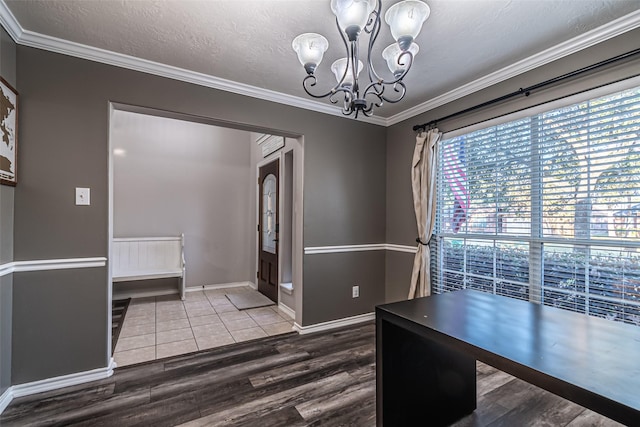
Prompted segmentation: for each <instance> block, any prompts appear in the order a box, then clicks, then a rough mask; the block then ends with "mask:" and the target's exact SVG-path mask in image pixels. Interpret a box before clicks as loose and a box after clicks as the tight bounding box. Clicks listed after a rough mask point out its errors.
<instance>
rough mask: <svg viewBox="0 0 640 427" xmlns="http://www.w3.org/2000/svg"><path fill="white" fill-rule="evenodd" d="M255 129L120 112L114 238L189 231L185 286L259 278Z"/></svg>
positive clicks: (115, 126)
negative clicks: (253, 200)
mask: <svg viewBox="0 0 640 427" xmlns="http://www.w3.org/2000/svg"><path fill="white" fill-rule="evenodd" d="M250 135H251V134H250V133H249V132H246V131H241V130H236V129H230V128H223V127H219V126H212V125H206V124H201V123H194V122H187V121H184V120H175V119H168V118H165V117H155V116H150V115H146V114H139V113H132V112H128V111H118V110H116V111H114V113H113V117H112V121H111V144H112V145H111V148H112V150H114V149H122V150H124V151H125V153H124V154H123V155H122V154H121V155H114V156H113V181H114V185H113V202H114V206H113V235H114V237H163V236H178V235H180V233H184V234H185V242H186V244H185V258H186V264H187V281H186V284H187V286H203V285H216V284H224V283H232V282H247V281H253V278H252V274H251V273H252V272H253V271H254V264H255V260H254V257H253V254H252V253H251V252H250V249H251V242H252V239H254V237H255V234H254V233H253V229H252V228H251V224H252V223H253V221H252V218H253V213H252V212H251V211H250V193H251V188H252V187H251V184H253V181H250V178H251V169H250V168H251V162H250V160H251V159H250V152H249V151H250ZM149 218H153V221H150V220H149ZM125 287H126V284H124V283H123V284H117V285H114V293H116V290H117V289H119V288H125Z"/></svg>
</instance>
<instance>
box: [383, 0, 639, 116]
mask: <svg viewBox="0 0 640 427" xmlns="http://www.w3.org/2000/svg"><path fill="white" fill-rule="evenodd" d="M638 27H640V10H637V11H635V12H631V13H629V14H628V15H625V16H623V17H620V18H618V19H616V20H614V21H611V22H609V23H607V24H604V25H602V26H600V27H598V28H594V29H593V30H591V31H587V32H586V33H584V34H581V35H579V36H577V37H574V38H572V39H570V40H567V41H565V42H563V43H560V44H557V45H555V46H553V47H550V48H549V49H546V50H543V51H542V52H539V53H537V54H535V55H531V56H530V57H528V58H526V59H523V60H521V61H518V62H516V63H515V64H511V65H509V66H507V67H504V68H502V69H501V70H498V71H496V72H494V73H491V74H488V75H486V76H484V77H481V78H479V79H477V80H474V81H472V82H470V83H467V84H465V85H463V86H460V87H458V88H456V89H454V90H452V91H449V92H447V93H445V94H442V95H440V96H437V97H435V98H432V99H430V100H428V101H425V102H423V103H422V104H418V105H416V106H415V107H411V108H408V109H406V110H404V111H402V112H400V113H398V114H395V115H393V116H391V117H389V118H388V119H387V126H391V125H394V124H396V123H400V122H401V121H403V120H407V119H410V118H412V117H415V116H417V115H418V114H422V113H425V112H427V111H430V110H433V109H434V108H437V107H440V106H441V105H445V104H447V103H449V102H452V101H455V100H457V99H460V98H463V97H465V96H467V95H470V94H472V93H475V92H478V91H479V90H482V89H485V88H487V87H489V86H493V85H495V84H497V83H500V82H503V81H505V80H508V79H510V78H512V77H516V76H518V75H520V74H522V73H526V72H527V71H531V70H533V69H534V68H538V67H541V66H543V65H546V64H549V63H550V62H553V61H556V60H558V59H561V58H564V57H566V56H569V55H571V54H573V53H576V52H579V51H581V50H583V49H587V48H589V47H591V46H594V45H596V44H598V43H602V42H604V41H606V40H609V39H611V38H613V37H616V36H619V35H621V34H624V33H626V32H628V31H631V30H634V29H636V28H638Z"/></svg>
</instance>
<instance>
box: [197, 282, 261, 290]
mask: <svg viewBox="0 0 640 427" xmlns="http://www.w3.org/2000/svg"><path fill="white" fill-rule="evenodd" d="M244 286H249V287H251V288H253V289H257V288H256V286H255V285H254V284H253V283H251V282H231V283H218V284H215V285H202V286H187V288H186V289H185V292H198V291H206V290H211V289H223V288H241V287H244Z"/></svg>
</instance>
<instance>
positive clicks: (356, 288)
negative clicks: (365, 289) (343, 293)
mask: <svg viewBox="0 0 640 427" xmlns="http://www.w3.org/2000/svg"><path fill="white" fill-rule="evenodd" d="M359 296H360V286H358V285H354V286H353V287H352V288H351V298H358V297H359Z"/></svg>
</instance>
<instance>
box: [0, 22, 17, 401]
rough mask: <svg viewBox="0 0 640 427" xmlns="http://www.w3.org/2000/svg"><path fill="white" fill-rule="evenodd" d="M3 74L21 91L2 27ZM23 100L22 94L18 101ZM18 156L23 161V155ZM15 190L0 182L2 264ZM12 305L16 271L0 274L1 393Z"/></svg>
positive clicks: (9, 257)
mask: <svg viewBox="0 0 640 427" xmlns="http://www.w3.org/2000/svg"><path fill="white" fill-rule="evenodd" d="M0 76H2V77H3V78H4V79H5V80H6V81H7V82H9V84H11V86H13V87H14V88H15V89H16V90H17V91H18V95H20V90H19V88H18V87H17V84H16V45H15V43H14V42H13V40H11V37H9V35H8V34H7V32H6V31H5V30H4V29H0ZM21 101H22V100H21V99H20V97H18V104H20V103H21ZM18 108H19V107H18ZM17 135H18V144H20V143H21V140H20V129H18V134H17ZM18 159H19V161H20V158H19V157H18ZM18 166H20V165H18ZM17 172H18V177H17V178H18V182H20V172H21V171H20V168H19V167H18V170H17ZM14 192H15V189H14V188H13V187H9V186H6V185H0V264H5V263H8V262H11V261H13V212H14ZM12 306H13V275H12V274H9V275H7V276H3V277H0V395H2V393H4V392H5V390H6V389H7V388H9V386H10V385H11V328H12V317H13V312H12Z"/></svg>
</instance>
